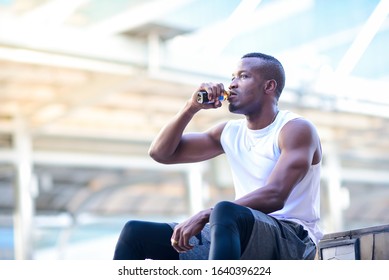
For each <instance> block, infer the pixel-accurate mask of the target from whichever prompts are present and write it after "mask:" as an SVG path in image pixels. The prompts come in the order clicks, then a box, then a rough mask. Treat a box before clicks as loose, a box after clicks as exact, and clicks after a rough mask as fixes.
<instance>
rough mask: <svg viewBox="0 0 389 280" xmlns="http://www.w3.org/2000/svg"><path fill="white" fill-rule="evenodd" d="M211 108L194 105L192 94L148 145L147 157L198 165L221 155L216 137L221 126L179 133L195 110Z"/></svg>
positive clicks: (220, 148) (161, 161)
mask: <svg viewBox="0 0 389 280" xmlns="http://www.w3.org/2000/svg"><path fill="white" fill-rule="evenodd" d="M212 107H214V106H213V105H202V104H198V103H197V101H196V96H195V95H193V96H192V98H191V99H190V100H189V101H188V102H187V103H186V104H185V106H184V107H183V108H182V109H181V110H180V111H179V112H178V113H177V114H176V116H175V117H174V118H173V119H172V120H171V121H170V122H169V123H168V124H167V125H166V126H165V127H163V128H162V130H161V131H160V132H159V134H158V135H157V137H156V138H155V139H154V141H153V142H152V144H151V146H150V149H149V155H150V156H151V157H152V158H153V159H154V160H156V161H157V162H160V163H165V164H173V163H189V162H199V161H203V160H207V159H210V158H213V157H215V156H217V155H220V154H221V153H223V148H222V146H221V144H220V135H221V132H222V130H223V128H224V126H225V123H224V124H219V125H217V126H215V127H213V128H211V129H209V130H207V131H206V132H203V133H186V134H183V133H184V130H185V128H186V126H187V125H188V124H189V122H190V121H191V120H192V118H193V117H194V115H195V114H196V113H197V112H198V111H200V110H201V109H207V108H212ZM217 107H219V106H217Z"/></svg>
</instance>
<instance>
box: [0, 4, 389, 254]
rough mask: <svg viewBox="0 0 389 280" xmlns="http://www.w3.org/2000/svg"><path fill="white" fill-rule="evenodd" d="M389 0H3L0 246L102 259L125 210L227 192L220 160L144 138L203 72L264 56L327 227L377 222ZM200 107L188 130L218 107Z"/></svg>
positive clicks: (382, 193) (170, 215)
mask: <svg viewBox="0 0 389 280" xmlns="http://www.w3.org/2000/svg"><path fill="white" fill-rule="evenodd" d="M388 13H389V1H387V0H382V1H379V0H341V1H338V0H294V1H288V0H262V1H260V0H229V1H224V0H213V1H207V0H142V1H134V0H115V1H109V0H74V1H68V0H0V259H49V258H50V259H96V258H101V259H110V258H111V257H112V254H113V246H114V245H115V242H116V239H117V236H118V234H119V232H120V230H121V227H122V225H123V224H124V223H125V221H127V219H130V218H142V219H150V220H158V221H165V220H166V221H171V220H175V221H179V220H181V219H183V218H184V217H186V216H187V215H189V214H191V213H193V212H195V211H197V210H199V209H201V208H203V207H206V206H210V205H213V204H214V203H215V202H216V201H218V200H220V199H233V197H234V194H233V189H232V181H231V178H230V176H229V167H228V165H227V164H226V161H225V159H224V157H223V156H222V157H219V158H217V159H215V160H212V161H209V162H207V163H201V164H190V165H176V166H164V165H161V164H157V163H155V162H153V161H152V160H151V159H150V158H149V157H148V154H147V150H148V147H149V145H150V142H151V141H152V139H153V138H154V137H155V136H156V134H157V133H158V131H159V130H160V128H161V127H162V126H163V125H164V124H165V123H166V122H167V121H168V120H169V119H170V118H171V117H173V116H174V115H175V113H176V112H177V111H178V110H179V109H180V108H181V106H183V104H184V103H185V101H186V100H187V99H188V97H189V96H190V95H191V93H192V92H193V91H194V90H195V89H196V87H197V86H198V85H199V84H200V83H201V82H208V81H215V82H223V83H224V84H225V85H226V86H228V84H229V78H230V77H231V72H232V70H233V69H234V65H235V62H236V61H237V60H239V58H240V57H241V56H242V55H243V54H245V53H248V52H253V51H260V52H264V53H268V54H271V55H274V56H276V57H277V58H279V59H280V60H281V62H282V63H283V64H284V67H285V70H286V74H287V83H286V88H285V91H284V93H283V95H282V97H281V101H280V107H281V108H282V109H289V110H293V111H295V112H297V113H300V114H301V115H303V116H305V117H307V118H309V119H310V120H312V121H313V122H314V123H315V124H316V126H317V127H318V129H319V134H320V136H321V138H322V144H323V150H324V159H323V175H322V222H321V223H322V228H323V230H324V231H325V232H334V231H340V230H348V229H356V228H361V227H367V226H375V225H381V224H387V223H389V217H388V215H387V213H388V212H389V175H388V174H389V173H388V169H389V141H388V139H389V68H388V67H387V65H389V56H388V55H387V50H388V48H389V17H388ZM225 107H226V106H224V107H222V108H221V109H219V110H214V111H213V110H212V111H211V110H210V111H206V112H201V113H200V114H198V115H197V116H196V118H195V120H194V121H193V122H192V123H191V125H190V127H188V130H196V131H201V130H204V129H206V128H208V127H209V126H210V125H212V124H215V123H217V122H220V121H224V120H227V119H230V118H237V117H240V116H236V115H231V114H230V113H229V112H228V110H227V109H226V108H225Z"/></svg>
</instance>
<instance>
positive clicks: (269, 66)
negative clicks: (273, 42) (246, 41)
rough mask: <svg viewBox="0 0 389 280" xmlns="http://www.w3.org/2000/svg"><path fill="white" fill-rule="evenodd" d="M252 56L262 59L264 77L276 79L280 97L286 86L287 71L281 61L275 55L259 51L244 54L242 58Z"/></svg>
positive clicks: (277, 91) (261, 67) (261, 68)
mask: <svg viewBox="0 0 389 280" xmlns="http://www.w3.org/2000/svg"><path fill="white" fill-rule="evenodd" d="M250 57H252V58H258V59H261V60H262V62H261V63H260V64H259V65H260V66H259V67H260V70H261V73H262V75H263V76H264V79H266V80H275V81H276V83H277V87H276V93H277V99H278V98H279V97H280V95H281V93H282V90H283V89H284V86H285V71H284V67H283V66H282V64H281V62H280V61H279V60H278V59H276V58H274V57H273V56H270V55H267V54H263V53H259V52H253V53H248V54H245V55H244V56H242V59H244V58H250Z"/></svg>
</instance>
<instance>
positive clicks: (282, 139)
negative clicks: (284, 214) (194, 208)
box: [234, 119, 320, 213]
mask: <svg viewBox="0 0 389 280" xmlns="http://www.w3.org/2000/svg"><path fill="white" fill-rule="evenodd" d="M279 147H280V150H281V156H280V158H279V160H278V161H277V163H276V165H275V167H274V169H273V171H272V173H271V174H270V176H269V179H268V181H267V183H266V185H265V186H263V187H259V188H258V189H256V190H255V191H252V192H251V193H249V194H247V195H245V196H243V197H241V198H239V199H237V200H235V201H234V202H235V203H237V204H239V205H243V206H247V207H250V208H252V209H256V210H259V211H262V212H264V213H271V212H274V211H277V210H279V209H282V208H283V207H284V204H285V202H286V200H287V198H288V196H289V194H290V193H291V191H292V190H293V188H294V186H295V185H296V184H297V183H298V182H300V181H301V180H302V179H303V178H304V176H305V175H306V174H307V172H308V170H309V168H310V166H311V165H312V164H315V161H318V160H320V159H318V158H320V140H319V137H318V135H317V132H316V129H315V128H314V127H313V125H312V124H311V123H309V122H308V121H306V120H304V119H295V120H292V121H290V122H288V123H287V124H286V125H285V126H284V127H283V128H282V130H281V132H280V136H279Z"/></svg>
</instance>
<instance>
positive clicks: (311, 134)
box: [268, 120, 318, 200]
mask: <svg viewBox="0 0 389 280" xmlns="http://www.w3.org/2000/svg"><path fill="white" fill-rule="evenodd" d="M279 146H280V150H281V156H280V158H279V160H278V162H277V164H276V166H275V168H274V170H273V172H272V174H271V175H270V177H269V180H268V184H269V185H273V186H276V187H277V188H278V190H279V192H280V194H281V196H282V197H283V199H284V200H286V199H287V197H288V196H289V194H290V192H291V191H292V189H293V187H294V186H295V185H296V184H297V183H299V182H300V181H301V180H302V179H303V178H304V176H305V175H306V174H307V172H308V170H309V168H310V166H311V165H312V162H313V158H314V154H315V152H316V150H317V148H318V138H317V135H316V132H315V130H314V129H313V127H312V126H311V125H310V124H309V123H307V122H306V121H303V120H296V121H292V122H291V123H290V124H287V125H285V127H284V128H283V130H282V131H281V133H280V138H279Z"/></svg>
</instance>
